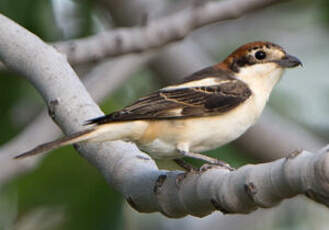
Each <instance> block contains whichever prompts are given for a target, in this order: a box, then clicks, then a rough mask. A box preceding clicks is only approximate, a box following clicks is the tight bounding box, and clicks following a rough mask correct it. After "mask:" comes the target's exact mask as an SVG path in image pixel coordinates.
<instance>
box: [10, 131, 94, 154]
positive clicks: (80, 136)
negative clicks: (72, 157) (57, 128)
mask: <svg viewBox="0 0 329 230" xmlns="http://www.w3.org/2000/svg"><path fill="white" fill-rule="evenodd" d="M98 131H99V130H98V129H97V128H92V129H87V130H85V131H81V132H77V133H74V134H72V135H70V136H66V137H62V138H59V139H57V140H54V141H50V142H47V143H44V144H42V145H38V146H37V147H35V148H33V149H31V150H30V151H27V152H24V153H21V154H19V155H17V156H15V157H14V159H20V158H24V157H28V156H32V155H35V154H39V153H46V152H49V151H51V150H54V149H57V148H59V147H62V146H65V145H70V144H75V143H78V142H82V141H86V140H89V139H91V138H93V137H95V136H97V135H98Z"/></svg>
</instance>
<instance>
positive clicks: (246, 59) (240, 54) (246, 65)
mask: <svg viewBox="0 0 329 230" xmlns="http://www.w3.org/2000/svg"><path fill="white" fill-rule="evenodd" d="M299 65H302V63H301V61H300V60H299V59H298V58H296V57H294V56H291V55H289V54H288V53H287V52H286V51H285V50H284V49H283V48H282V47H280V46H279V45H276V44H274V43H271V42H266V41H256V42H250V43H247V44H245V45H243V46H241V47H240V48H238V49H236V50H235V51H234V52H233V53H232V54H231V55H229V56H228V57H227V58H226V59H225V60H224V61H223V62H221V63H219V64H218V65H216V66H217V67H218V68H221V69H222V70H226V71H228V72H231V73H232V74H233V75H234V76H236V77H237V78H239V79H240V80H243V81H245V82H247V83H249V84H260V83H262V84H263V83H264V84H267V85H269V86H271V88H272V87H273V86H274V85H275V83H276V82H277V81H278V80H279V79H280V77H281V75H282V73H283V70H284V69H285V68H292V67H296V66H299Z"/></svg>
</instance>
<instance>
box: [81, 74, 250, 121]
mask: <svg viewBox="0 0 329 230" xmlns="http://www.w3.org/2000/svg"><path fill="white" fill-rule="evenodd" d="M205 70H207V69H205ZM203 71H204V70H203ZM208 72H209V70H207V71H206V74H204V73H202V71H199V72H197V73H196V74H194V75H191V76H189V77H188V78H186V79H188V80H184V81H183V82H182V83H181V84H178V85H173V86H169V87H166V88H163V89H160V90H159V91H157V92H154V93H152V94H150V95H148V96H146V97H143V98H140V99H139V100H137V101H136V102H135V103H134V104H132V105H129V106H127V107H125V108H123V109H122V110H120V111H117V112H114V113H111V114H109V115H106V116H103V117H98V118H95V119H92V120H89V121H87V123H86V124H104V123H108V122H116V121H132V120H161V119H181V118H190V117H203V116H212V115H217V114H220V113H223V112H226V111H229V110H231V109H233V108H235V107H236V106H238V105H239V104H241V103H242V102H244V101H245V100H246V99H248V98H249V97H250V95H251V90H250V89H249V87H248V86H247V85H246V84H245V83H244V82H242V81H240V80H238V79H236V78H234V77H232V76H229V75H227V74H226V75H225V74H223V73H220V75H219V76H218V71H216V72H215V73H216V74H217V75H216V74H215V73H214V74H211V73H208ZM198 73H201V74H203V76H202V77H200V76H199V75H198Z"/></svg>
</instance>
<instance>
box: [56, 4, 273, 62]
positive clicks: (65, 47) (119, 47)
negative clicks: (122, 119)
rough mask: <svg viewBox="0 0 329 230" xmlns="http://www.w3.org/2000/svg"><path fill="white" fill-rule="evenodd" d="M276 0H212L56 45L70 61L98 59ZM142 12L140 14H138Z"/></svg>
mask: <svg viewBox="0 0 329 230" xmlns="http://www.w3.org/2000/svg"><path fill="white" fill-rule="evenodd" d="M277 2H279V0H265V1H264V0H230V1H228V0H227V1H215V2H208V3H205V4H200V5H195V6H190V7H188V8H187V9H185V10H182V11H180V12H177V13H175V14H173V15H171V16H167V17H164V18H161V19H158V20H155V21H151V22H150V23H149V24H147V25H146V26H142V27H133V28H121V29H117V30H111V31H107V32H102V33H100V34H97V35H94V36H90V37H88V38H82V39H77V40H71V41H65V42H59V43H56V44H55V47H56V48H57V49H58V50H59V51H60V52H62V53H65V54H66V56H67V58H68V60H69V62H70V63H71V64H76V63H82V62H88V61H95V60H100V59H102V58H104V57H109V56H117V55H122V54H127V53H132V52H142V51H145V50H148V49H153V48H159V47H163V46H164V45H166V44H168V43H171V42H175V41H177V40H181V39H183V38H184V37H186V36H187V35H188V34H189V33H190V32H192V31H193V30H195V29H197V28H200V27H202V26H204V25H208V24H211V23H215V22H220V21H224V20H229V19H234V18H238V17H240V16H242V15H243V14H246V13H248V12H250V11H254V10H256V9H259V8H263V7H265V6H268V5H271V4H274V3H277ZM141 16H142V15H141Z"/></svg>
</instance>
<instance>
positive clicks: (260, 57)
mask: <svg viewBox="0 0 329 230" xmlns="http://www.w3.org/2000/svg"><path fill="white" fill-rule="evenodd" d="M255 57H256V58H257V59H258V60H263V59H264V58H266V53H265V52H264V51H261V50H260V51H257V52H256V53H255Z"/></svg>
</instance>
